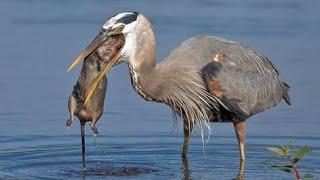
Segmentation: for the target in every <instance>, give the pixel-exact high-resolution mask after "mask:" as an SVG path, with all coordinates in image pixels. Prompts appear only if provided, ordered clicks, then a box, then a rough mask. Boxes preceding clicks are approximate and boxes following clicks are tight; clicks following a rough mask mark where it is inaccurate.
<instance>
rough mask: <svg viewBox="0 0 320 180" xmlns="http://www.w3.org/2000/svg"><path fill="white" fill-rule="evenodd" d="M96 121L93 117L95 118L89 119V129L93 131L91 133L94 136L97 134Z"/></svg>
mask: <svg viewBox="0 0 320 180" xmlns="http://www.w3.org/2000/svg"><path fill="white" fill-rule="evenodd" d="M96 122H97V120H96V119H95V120H93V121H91V124H90V127H91V129H92V131H93V135H94V136H96V135H98V134H99V132H98V128H97V127H96Z"/></svg>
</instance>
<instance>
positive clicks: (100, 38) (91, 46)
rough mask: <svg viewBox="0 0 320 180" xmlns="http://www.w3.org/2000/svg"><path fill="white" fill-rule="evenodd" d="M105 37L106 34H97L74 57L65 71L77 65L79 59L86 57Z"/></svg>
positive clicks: (106, 37)
mask: <svg viewBox="0 0 320 180" xmlns="http://www.w3.org/2000/svg"><path fill="white" fill-rule="evenodd" d="M107 39H108V36H104V35H99V36H98V37H96V39H95V40H93V42H91V43H90V44H89V46H88V47H87V48H86V49H84V50H83V51H82V52H81V53H80V54H79V55H78V56H77V57H76V58H74V60H73V62H72V64H71V65H70V67H69V68H68V70H67V72H69V71H70V70H71V69H72V68H74V67H75V66H77V65H78V64H79V63H80V62H81V61H83V60H84V59H85V58H86V57H88V56H89V55H90V54H91V53H92V52H93V51H94V50H96V49H97V48H98V47H99V46H100V45H101V44H102V43H104V42H105V41H106V40H107Z"/></svg>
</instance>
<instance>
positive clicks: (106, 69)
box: [84, 47, 122, 106]
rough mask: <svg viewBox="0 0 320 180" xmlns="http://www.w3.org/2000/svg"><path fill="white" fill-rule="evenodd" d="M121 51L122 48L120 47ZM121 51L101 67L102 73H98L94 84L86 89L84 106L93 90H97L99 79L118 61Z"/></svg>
mask: <svg viewBox="0 0 320 180" xmlns="http://www.w3.org/2000/svg"><path fill="white" fill-rule="evenodd" d="M121 49H122V47H121ZM121 49H120V50H119V51H118V52H117V54H116V55H115V56H114V57H113V58H112V59H111V60H110V61H108V63H107V64H106V65H105V66H104V67H103V69H102V71H101V72H100V74H99V76H98V78H97V79H96V80H95V81H94V83H93V84H92V85H91V87H90V88H89V89H88V91H87V93H86V100H85V101H84V106H85V105H86V104H87V102H88V101H89V100H90V98H91V96H92V95H93V93H94V90H95V89H96V88H97V86H98V84H99V83H100V81H101V79H102V78H103V77H104V75H105V74H106V73H107V72H108V71H109V70H110V69H111V67H112V66H113V65H114V64H115V63H116V62H117V61H118V60H119V59H120V52H121Z"/></svg>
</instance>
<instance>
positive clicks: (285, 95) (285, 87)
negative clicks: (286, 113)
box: [282, 82, 291, 105]
mask: <svg viewBox="0 0 320 180" xmlns="http://www.w3.org/2000/svg"><path fill="white" fill-rule="evenodd" d="M282 84H283V93H282V98H283V99H284V100H285V101H286V103H287V104H289V105H291V99H290V95H289V90H290V86H289V85H288V84H287V83H285V82H282Z"/></svg>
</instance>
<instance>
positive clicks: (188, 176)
mask: <svg viewBox="0 0 320 180" xmlns="http://www.w3.org/2000/svg"><path fill="white" fill-rule="evenodd" d="M245 168H246V160H240V164H239V171H238V174H237V176H236V178H235V179H236V180H244V179H245V178H244V171H245ZM182 171H183V175H184V180H189V179H191V171H190V169H189V162H188V157H182Z"/></svg>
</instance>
